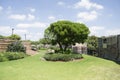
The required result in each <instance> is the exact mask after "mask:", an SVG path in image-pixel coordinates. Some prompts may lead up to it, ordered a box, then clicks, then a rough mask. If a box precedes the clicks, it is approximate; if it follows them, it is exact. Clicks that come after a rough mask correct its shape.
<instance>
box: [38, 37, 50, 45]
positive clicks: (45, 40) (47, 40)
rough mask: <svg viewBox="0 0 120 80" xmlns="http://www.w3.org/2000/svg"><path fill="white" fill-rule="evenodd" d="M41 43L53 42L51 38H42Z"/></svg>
mask: <svg viewBox="0 0 120 80" xmlns="http://www.w3.org/2000/svg"><path fill="white" fill-rule="evenodd" d="M39 43H41V44H44V45H45V44H50V43H51V40H50V39H46V38H42V39H40V40H39Z"/></svg>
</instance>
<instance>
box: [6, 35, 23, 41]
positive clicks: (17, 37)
mask: <svg viewBox="0 0 120 80" xmlns="http://www.w3.org/2000/svg"><path fill="white" fill-rule="evenodd" d="M8 38H9V39H12V40H20V39H21V37H20V36H19V35H17V34H13V35H11V36H8Z"/></svg>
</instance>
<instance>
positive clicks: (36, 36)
mask: <svg viewBox="0 0 120 80" xmlns="http://www.w3.org/2000/svg"><path fill="white" fill-rule="evenodd" d="M26 38H27V39H28V40H29V39H30V40H33V41H38V40H39V39H40V38H43V33H39V32H36V33H29V34H26Z"/></svg>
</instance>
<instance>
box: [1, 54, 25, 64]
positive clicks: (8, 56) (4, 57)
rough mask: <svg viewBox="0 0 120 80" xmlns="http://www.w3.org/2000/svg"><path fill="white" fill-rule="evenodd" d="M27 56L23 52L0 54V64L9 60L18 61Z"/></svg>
mask: <svg viewBox="0 0 120 80" xmlns="http://www.w3.org/2000/svg"><path fill="white" fill-rule="evenodd" d="M26 56H27V55H26V54H25V53H22V52H19V53H18V52H1V53H0V62H3V61H8V60H17V59H22V58H24V57H26Z"/></svg>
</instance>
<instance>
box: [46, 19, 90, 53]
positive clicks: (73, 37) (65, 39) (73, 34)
mask: <svg viewBox="0 0 120 80" xmlns="http://www.w3.org/2000/svg"><path fill="white" fill-rule="evenodd" d="M89 33H90V31H89V29H88V28H87V27H86V25H85V24H82V23H75V22H71V21H57V22H54V23H52V24H50V26H49V27H48V28H47V29H46V30H45V38H48V39H50V40H51V41H52V43H53V44H58V45H59V47H60V49H61V50H62V51H66V50H67V48H68V47H69V46H70V45H74V44H75V43H84V42H85V40H86V39H87V37H88V34H89Z"/></svg>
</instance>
